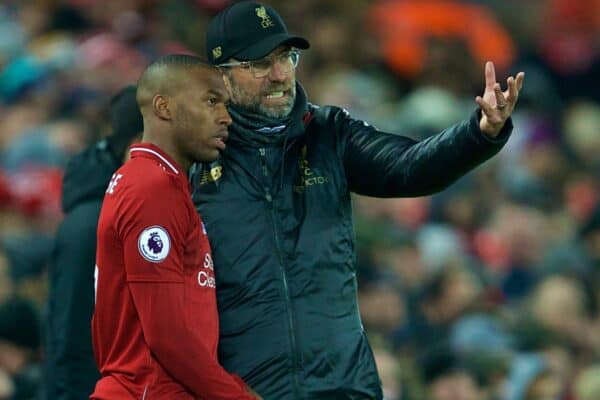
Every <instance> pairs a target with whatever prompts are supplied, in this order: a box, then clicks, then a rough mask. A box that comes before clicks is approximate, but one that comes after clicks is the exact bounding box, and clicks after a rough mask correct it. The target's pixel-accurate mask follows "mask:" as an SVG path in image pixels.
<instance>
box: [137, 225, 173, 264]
mask: <svg viewBox="0 0 600 400" xmlns="http://www.w3.org/2000/svg"><path fill="white" fill-rule="evenodd" d="M138 249H139V251H140V254H141V255H142V257H144V258H145V259H146V260H148V261H150V262H153V263H159V262H161V261H163V260H164V259H165V258H167V256H168V255H169V251H170V250H171V239H170V238H169V233H168V232H167V230H166V229H165V228H163V227H162V226H151V227H148V228H146V229H144V230H143V232H142V233H141V234H140V236H139V238H138Z"/></svg>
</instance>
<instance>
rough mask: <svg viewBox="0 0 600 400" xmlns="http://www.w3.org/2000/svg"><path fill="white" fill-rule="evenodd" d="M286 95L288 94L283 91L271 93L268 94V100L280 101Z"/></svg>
mask: <svg viewBox="0 0 600 400" xmlns="http://www.w3.org/2000/svg"><path fill="white" fill-rule="evenodd" d="M285 94H286V92H284V91H281V90H280V91H277V92H271V93H269V94H267V99H280V98H282V97H283V96H284V95H285Z"/></svg>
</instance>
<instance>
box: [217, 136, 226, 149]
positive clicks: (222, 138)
mask: <svg viewBox="0 0 600 400" xmlns="http://www.w3.org/2000/svg"><path fill="white" fill-rule="evenodd" d="M226 140H227V132H223V133H219V134H217V135H216V136H215V142H216V145H217V148H218V149H219V150H225V147H227V146H226V145H225V141H226Z"/></svg>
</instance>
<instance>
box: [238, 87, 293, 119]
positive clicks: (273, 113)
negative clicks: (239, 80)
mask: <svg viewBox="0 0 600 400" xmlns="http://www.w3.org/2000/svg"><path fill="white" fill-rule="evenodd" d="M261 98H262V96H261V95H260V94H259V95H258V96H252V95H251V94H249V93H247V92H245V91H243V90H242V89H240V87H239V86H238V85H236V84H235V82H231V102H232V103H233V104H235V105H236V106H238V107H241V108H245V109H246V110H248V111H251V112H254V113H257V114H260V115H263V116H265V117H268V118H273V119H283V118H286V117H287V116H289V115H290V113H291V112H292V109H293V108H294V103H295V102H296V85H294V86H292V95H291V96H290V98H289V99H288V102H287V103H286V104H285V105H283V106H280V107H268V106H265V105H264V104H262V103H261Z"/></svg>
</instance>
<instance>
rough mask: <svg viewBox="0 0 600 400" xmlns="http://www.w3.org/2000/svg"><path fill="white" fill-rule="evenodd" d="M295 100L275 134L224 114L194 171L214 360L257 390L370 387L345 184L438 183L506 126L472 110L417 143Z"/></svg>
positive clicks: (365, 190) (357, 395)
mask: <svg viewBox="0 0 600 400" xmlns="http://www.w3.org/2000/svg"><path fill="white" fill-rule="evenodd" d="M296 108H297V107H296ZM306 111H307V112H306V113H303V114H302V115H301V116H296V117H295V118H294V119H293V120H292V123H291V125H292V126H291V127H290V126H288V130H287V132H286V134H279V135H278V134H270V135H269V134H264V133H258V132H253V131H251V130H248V129H244V128H243V127H241V126H240V122H239V121H236V119H235V118H234V124H233V125H232V126H231V128H230V138H229V141H228V143H227V149H226V150H225V151H224V152H223V154H222V159H221V160H220V161H218V162H216V163H213V164H211V165H198V166H197V169H196V170H195V171H194V174H193V176H192V183H193V185H194V188H195V190H194V201H195V203H196V205H197V208H198V210H199V213H200V215H201V216H202V218H203V220H204V223H205V225H206V229H207V231H208V236H209V238H210V242H211V247H212V251H213V257H214V263H215V273H216V279H217V296H218V305H219V314H220V344H219V360H220V362H221V363H222V364H223V366H224V367H225V368H226V369H228V370H229V371H231V372H234V373H237V374H239V375H240V376H241V377H242V378H243V379H244V380H246V382H247V383H248V384H250V386H252V387H253V388H254V389H255V390H256V391H257V392H258V393H260V394H261V395H262V396H263V397H264V398H265V399H266V400H300V399H306V400H334V399H335V400H344V399H348V400H349V399H381V398H382V390H381V383H380V380H379V377H378V375H377V370H376V367H375V362H374V359H373V354H372V351H371V348H370V346H369V344H368V342H367V338H366V336H365V332H364V329H363V326H362V323H361V319H360V315H359V309H358V304H357V281H356V259H355V251H354V247H355V239H354V227H353V219H352V209H351V202H350V192H355V193H360V194H363V195H369V196H377V197H400V196H420V195H427V194H430V193H435V192H437V191H440V190H442V189H444V188H445V187H447V186H448V185H449V184H451V183H452V182H453V181H455V180H456V179H457V178H459V177H460V176H462V175H463V174H465V173H466V172H468V171H469V170H471V169H472V168H474V167H475V166H477V165H478V164H480V163H481V162H483V161H485V160H486V159H488V158H489V157H491V156H492V155H494V154H495V153H497V152H498V151H499V150H500V149H501V147H502V146H503V145H504V143H505V142H506V140H507V139H508V136H509V133H510V131H511V130H512V126H511V124H510V121H509V122H508V123H507V126H506V127H505V129H504V132H502V133H501V134H500V136H499V138H498V139H497V140H491V139H489V138H487V137H485V136H484V135H483V134H482V133H481V132H480V130H479V125H478V118H477V116H476V115H475V113H474V114H473V116H472V117H471V118H469V119H468V120H466V121H463V122H460V123H459V124H457V125H455V126H453V127H451V128H449V129H447V130H445V131H444V132H442V133H440V134H438V135H436V136H433V137H430V138H428V139H425V140H423V141H421V142H419V143H417V142H415V141H413V140H411V139H409V138H407V137H403V136H399V135H392V134H387V133H383V132H379V131H377V130H376V129H375V128H374V127H372V126H370V125H368V124H366V123H365V122H363V121H358V120H354V119H352V118H351V117H350V116H349V115H348V113H347V112H345V111H344V110H342V109H340V108H337V107H321V108H319V107H316V106H313V105H310V104H307V105H306ZM294 124H296V125H294ZM299 125H300V126H299Z"/></svg>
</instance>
